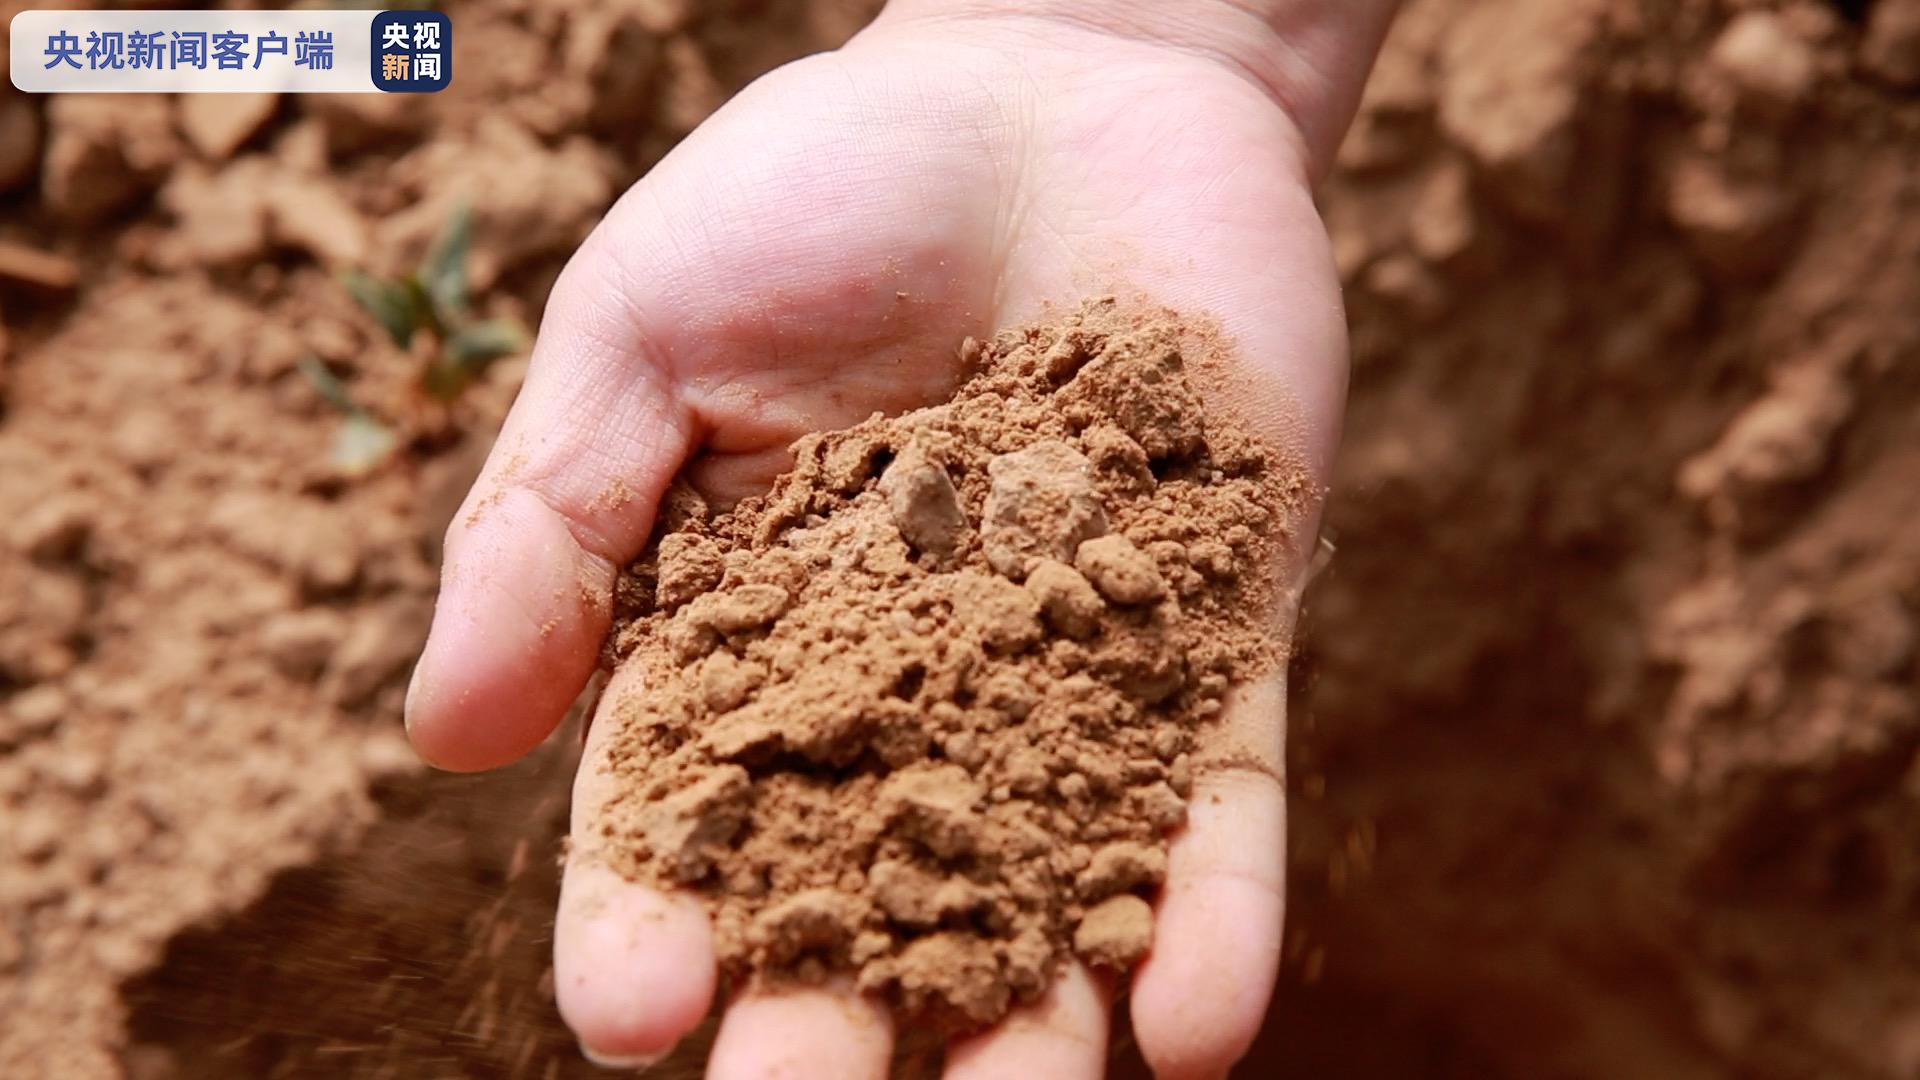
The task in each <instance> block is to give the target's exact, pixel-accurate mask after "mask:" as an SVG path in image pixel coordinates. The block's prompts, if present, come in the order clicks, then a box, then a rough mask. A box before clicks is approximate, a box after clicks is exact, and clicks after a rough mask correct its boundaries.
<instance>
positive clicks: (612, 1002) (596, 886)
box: [553, 666, 716, 1066]
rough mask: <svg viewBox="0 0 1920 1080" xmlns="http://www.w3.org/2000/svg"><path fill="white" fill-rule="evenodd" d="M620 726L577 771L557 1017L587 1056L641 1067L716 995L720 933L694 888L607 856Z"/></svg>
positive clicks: (602, 727)
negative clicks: (664, 886)
mask: <svg viewBox="0 0 1920 1080" xmlns="http://www.w3.org/2000/svg"><path fill="white" fill-rule="evenodd" d="M640 682H641V677H640V674H639V668H638V667H637V666H630V667H628V668H624V669H622V670H621V671H620V672H617V673H616V674H615V675H614V677H613V678H612V679H611V680H610V681H609V683H608V685H607V691H606V693H605V694H604V695H603V696H602V698H601V702H602V708H603V709H611V708H614V707H617V705H618V703H619V702H620V701H621V700H622V699H623V698H624V697H625V696H626V695H628V694H631V693H634V692H636V691H638V689H639V688H640ZM614 727H615V725H614V724H612V723H611V722H605V721H604V718H603V722H601V723H596V724H594V725H593V727H592V728H591V729H590V730H589V732H588V735H587V747H586V753H585V756H584V757H583V759H582V762H581V767H580V772H579V774H578V775H577V776H576V777H575V779H574V798H573V829H572V838H571V843H570V845H569V853H568V857H567V865H566V870H565V872H564V875H563V877H562V879H561V885H560V910H559V914H558V916H557V919H556V921H555V924H554V932H553V974H554V994H555V997H556V998H557V1000H558V1004H559V1007H560V1015H561V1017H562V1018H564V1019H565V1020H566V1022H567V1026H568V1027H570V1028H572V1029H573V1033H574V1035H575V1036H576V1037H578V1039H579V1040H580V1047H581V1050H582V1051H583V1052H585V1053H586V1054H587V1055H588V1056H589V1057H590V1058H593V1059H594V1060H596V1061H600V1062H603V1063H611V1064H619V1065H630V1066H631V1065H643V1064H646V1063H648V1062H650V1061H653V1060H657V1059H659V1058H661V1057H664V1056H665V1055H666V1054H667V1053H668V1052H670V1051H671V1050H672V1049H673V1047H674V1044H676V1043H678V1042H679V1041H680V1039H681V1038H682V1037H684V1036H685V1035H686V1034H687V1033H688V1032H690V1031H692V1030H693V1029H694V1028H695V1027H697V1026H698V1025H699V1023H700V1021H701V1019H702V1018H704V1017H705V1016H706V1014H707V1010H708V1009H709V1008H710V1007H711V1005H712V1003H713V993H714V983H715V978H716V976H715V965H714V954H713V932H712V928H711V925H710V923H709V921H708V919H707V915H706V912H705V911H703V910H702V909H701V907H700V904H699V902H698V901H696V900H695V899H693V898H692V897H690V896H685V895H682V894H672V893H666V892H662V891H660V890H658V889H654V888H650V887H648V886H645V885H641V884H638V883H636V882H632V881H628V880H626V879H625V878H623V877H621V876H620V875H619V874H618V873H616V872H615V871H614V870H613V869H612V868H611V867H609V866H608V865H607V864H606V862H605V861H604V859H603V858H602V855H601V852H600V848H599V842H598V832H597V828H596V826H597V823H598V822H599V821H600V815H601V814H602V812H603V808H604V806H605V803H606V800H607V798H608V797H609V796H610V795H611V794H612V792H613V790H614V787H613V785H614V783H615V778H614V777H613V776H612V775H611V774H609V773H608V772H607V771H606V770H605V767H604V763H605V761H606V751H607V744H608V741H609V740H610V739H611V737H612V734H613V729H614Z"/></svg>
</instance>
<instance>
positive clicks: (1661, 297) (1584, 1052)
mask: <svg viewBox="0 0 1920 1080" xmlns="http://www.w3.org/2000/svg"><path fill="white" fill-rule="evenodd" d="M452 10H453V14H454V18H455V21H456V24H457V25H458V26H459V28H460V32H459V34H457V35H456V39H457V42H458V47H459V48H460V49H461V50H462V51H463V55H462V57H461V58H460V59H459V60H457V62H456V66H457V67H458V68H459V70H460V71H461V72H462V76H461V80H460V82H459V83H458V84H457V85H456V87H455V89H454V90H453V91H451V92H449V93H447V94H444V95H440V96H438V97H436V98H433V99H430V100H399V99H345V98H342V99H330V100H325V101H321V100H313V101H292V100H286V101H277V102H276V101H260V102H251V103H249V102H245V101H235V102H226V103H220V104H219V106H218V107H216V106H215V105H212V104H209V103H208V99H199V100H197V101H196V102H193V103H188V102H176V101H169V100H140V99H113V100H86V99H73V100H65V101H58V102H52V103H48V102H42V101H26V100H22V99H21V98H20V97H18V96H17V95H14V94H13V93H12V92H11V91H0V191H3V192H4V193H3V194H0V241H4V246H0V315H4V320H5V322H4V326H5V337H6V344H5V345H4V346H3V347H0V354H3V355H4V359H0V408H4V412H3V413H0V538H4V540H5V545H6V546H5V550H6V554H5V555H4V556H0V709H4V712H0V815H3V819H4V821H5V827H4V828H0V1015H5V1017H6V1023H5V1024H4V1025H0V1074H4V1075H7V1076H27V1077H36V1076H58V1077H75V1076H82V1077H84V1076H114V1075H131V1076H135V1077H142V1078H145V1077H156V1078H158V1077H170V1076H181V1077H184V1076H194V1077H200V1076H214V1077H219V1076H234V1077H241V1076H248V1077H251V1076H263V1075H265V1076H307V1075H342V1074H344V1075H352V1076H399V1077H410V1076H420V1075H476V1076H534V1077H549V1076H564V1075H586V1074H587V1073H588V1072H589V1070H587V1069H586V1068H585V1066H584V1065H583V1064H581V1063H579V1062H578V1060H577V1058H576V1057H575V1055H574V1053H573V1051H572V1048H571V1042H570V1040H569V1039H568V1038H567V1037H566V1035H565V1033H564V1031H563V1030H561V1029H560V1028H559V1027H558V1024H557V1021H556V1020H555V1019H554V1017H553V1015H552V1008H551V1004H550V1001H549V1000H548V998H547V996H546V990H545V987H544V983H543V976H544V967H545V958H544V953H545V949H546V947H547V942H546V932H547V925H548V923H547V919H548V918H549V915H550V910H551V902H552V898H553V879H552V854H553V846H552V844H553V837H554V836H556V835H557V831H558V827H559V815H560V814H561V813H562V812H563V810H562V807H563V805H564V803H563V802H562V801H561V798H562V791H563V786H564V777H565V775H566V773H567V771H568V769H569V767H570V762H569V760H568V755H569V747H570V746H571V743H570V742H569V741H567V739H566V738H565V737H562V738H561V739H559V740H557V741H556V742H555V743H554V744H553V745H552V746H551V747H550V748H549V750H548V751H546V752H544V753H543V754H542V755H541V758H540V760H537V761H534V762H531V763H528V764H526V765H523V766H520V767H518V768H516V769H515V770H512V771H510V772H508V773H507V774H504V775H500V776H493V777H482V778H452V777H442V776H431V775H427V774H424V773H422V772H421V771H420V770H419V769H418V768H417V767H416V766H414V765H412V764H411V762H410V759H409V758H408V757H407V756H406V754H405V752H404V749H403V747H402V746H401V744H400V741H399V737H398V723H397V717H398V707H399V697H400V694H401V692H402V688H403V686H404V681H405V675H406V670H407V667H408V664H409V663H410V661H411V656H412V651H413V649H414V648H415V647H416V646H417V644H418V637H419V635H420V633H421V632H422V630H423V628H424V619H425V615H426V612H427V610H428V609H427V605H428V602H429V598H430V595H431V589H432V582H433V559H434V556H435V554H436V552H435V537H437V535H438V533H439V531H440V527H441V525H442V523H443V522H444V520H445V516H446V515H447V514H450V513H451V511H452V505H453V499H454V498H456V497H457V494H458V492H459V490H460V488H461V486H462V484H463V482H464V479H465V477H466V475H467V474H468V472H469V471H470V470H471V468H472V467H473V463H474V459H475V453H476V449H477V447H478V445H479V444H480V443H482V442H483V441H484V434H483V433H484V432H485V431H486V430H488V427H489V425H490V424H491V423H492V421H493V420H494V419H496V418H497V416H498V415H499V414H500V412H501V411H502V410H503V409H504V406H505V402H506V401H507V399H508V398H509V397H510V395H511V392H512V388H513V385H514V381H515V379H516V377H517V367H516V364H515V363H514V362H513V361H508V362H505V363H503V364H501V365H499V366H497V367H496V368H495V369H494V370H493V372H492V373H491V374H490V376H489V378H488V381H487V383H486V384H485V385H483V386H482V387H480V388H478V389H477V390H476V391H475V392H473V393H472V394H470V395H469V396H468V397H467V398H466V399H464V400H463V401H462V403H461V404H460V405H459V406H458V407H457V408H456V409H454V410H452V411H451V412H449V413H447V414H444V415H442V414H438V413H420V412H417V411H416V412H411V413H408V414H406V415H405V417H404V421H405V431H406V434H407V436H408V438H409V444H408V447H407V452H406V453H405V454H403V455H402V457H401V458H400V459H399V460H397V461H396V462H395V463H394V464H393V465H391V466H390V467H388V468H387V469H385V470H383V471H382V472H380V473H379V474H377V475H375V476H374V477H372V478H369V479H363V480H356V481H345V480H343V479H342V478H340V477H339V476H336V475H332V474H331V472H330V470H329V469H328V467H327V465H326V446H327V443H328V440H329V439H330V438H331V436H332V431H333V427H334V424H335V423H336V419H335V417H334V416H333V414H332V413H331V412H330V411H329V410H328V409H327V407H326V406H325V405H323V404H322V402H321V401H320V400H319V398H318V396H317V395H316V394H315V392H314V391H313V388H312V386H311V385H310V383H309V382H308V381H307V380H306V379H305V378H304V377H303V376H302V375H301V374H300V373H299V372H298V371H297V370H296V369H295V365H296V363H297V361H298V360H299V359H300V357H301V356H303V355H305V354H308V353H311V354H314V355H316V356H318V357H319V358H321V359H322V360H324V361H326V362H327V363H328V365H329V366H330V367H331V368H332V369H333V370H334V371H335V372H336V373H337V374H339V375H341V376H342V377H343V378H344V379H346V380H347V381H348V382H349V384H350V385H351V386H353V387H354V388H355V390H356V392H357V393H359V394H361V395H362V396H363V397H364V398H365V399H366V400H368V401H369V402H370V403H374V404H376V405H377V406H381V407H388V408H394V407H395V406H394V404H393V403H395V402H397V401H398V400H399V394H398V386H399V384H400V383H401V382H403V381H404V380H405V378H406V377H407V372H408V371H410V370H411V366H410V365H411V364H412V361H411V360H410V359H409V358H407V357H405V356H403V355H402V354H401V353H400V352H399V351H398V350H396V349H394V348H393V347H391V346H390V345H387V344H385V343H384V341H383V339H380V338H379V336H378V332H377V330H376V329H375V328H374V327H373V326H372V325H371V323H370V322H369V321H368V320H367V319H365V318H364V317H363V316H361V315H360V314H359V313H358V311H357V310H356V309H354V308H353V307H352V305H351V304H350V303H349V302H348V301H347V300H346V298H345V297H344V295H343V294H342V293H341V292H340V290H339V288H338V287H337V286H336V285H335V284H334V282H333V281H332V279H331V277H330V273H331V271H333V270H335V269H339V268H342V267H347V266H365V267H368V268H371V269H375V270H380V271H390V270H393V269H397V268H399V267H403V266H406V265H410V264H411V263H412V261H413V260H414V259H416V258H417V257H418V255H419V254H420V251H421V249H422V248H423V247H424V246H425V244H426V242H427V238H428V237H429V236H431V235H432V233H433V231H434V230H435V229H436V228H437V227H438V225H439V224H440V222H441V221H443V220H444V219H445V217H446V216H447V215H448V214H449V213H450V212H451V209H452V207H453V206H454V205H456V204H457V203H459V202H460V201H462V200H466V201H468V202H470V203H471V205H472V206H473V207H474V210H475V216H476V235H477V244H478V250H477V252H476V256H475V259H474V272H475V277H476V282H475V284H476V287H477V290H478V292H479V294H480V295H481V296H482V297H483V303H482V307H483V308H484V309H485V310H486V311H487V313H489V314H495V315H504V316H516V317H519V318H521V319H522V320H524V321H528V322H531V321H532V320H533V319H534V318H535V317H536V315H537V312H538V310H539V305H540V301H541V299H542V297H543V296H544V293H545V289H546V286H547V284H548V282H550V281H551V278H552V275H553V274H554V273H555V272H556V270H557V268H558V266H559V264H560V261H561V259H562V258H564V255H565V252H566V251H567V250H568V248H569V247H570V245H571V244H572V243H574V242H575V241H576V240H577V238H578V237H579V236H580V235H581V234H582V233H583V232H584V230H585V229H586V228H588V227H589V226H590V225H591V222H592V221H593V219H594V218H595V216H596V215H597V214H598V212H599V211H600V210H601V209H602V208H603V207H604V206H605V204H606V203H607V202H608V201H609V200H610V199H611V198H612V197H613V195H614V194H615V193H617V192H618V191H619V190H620V189H621V188H622V187H624V186H625V184H626V183H628V182H629V181H630V180H631V179H632V178H633V177H635V176H637V175H638V174H639V173H640V172H641V171H643V170H644V168H645V167H646V165H647V164H648V163H649V162H651V161H652V160H655V159H656V158H657V157H658V156H659V154H660V153H662V152H663V151H664V150H665V148H666V147H668V146H670V145H671V143H672V141H673V140H674V139H675V138H677V137H678V136H679V135H680V134H682V133H684V131H686V130H687V129H688V128H689V127H690V126H691V125H692V124H694V123H695V122H697V120H698V119H699V118H700V117H701V116H703V115H704V114H705V113H706V112H707V111H709V110H710V109H711V108H712V107H713V106H714V104H715V103H717V102H718V101H719V100H721V99H722V98H723V97H724V95H725V94H726V93H727V92H728V91H730V90H731V89H733V88H735V87H737V86H739V85H740V84H741V83H742V82H744V81H745V80H746V79H748V78H749V77H751V76H752V75H753V74H754V73H756V72H758V71H760V70H764V69H765V68H766V67H768V66H770V65H772V64H774V63H777V62H779V61H780V60H783V59H785V58H787V57H789V56H792V55H795V54H797V53H800V52H804V51H807V50H810V49H813V48H817V47H821V46H824V45H827V44H830V43H832V42H833V41H835V40H838V39H839V38H841V37H844V35H845V34H846V33H848V32H849V31H850V30H851V28H852V27H854V26H856V25H858V23H859V21H860V19H861V18H862V17H863V14H864V11H863V5H862V4H859V3H850V4H847V5H835V4H828V3H821V4H815V5H806V4H803V3H799V2H790V3H774V4H761V3H747V2H739V3H714V4H707V5H699V6H698V10H697V11H694V10H690V8H689V5H686V4H682V3H675V2H674V0H655V2H651V3H630V4H626V5H621V6H620V7H619V8H618V9H617V11H618V13H616V11H615V9H614V6H613V5H607V6H606V7H605V8H604V9H602V8H601V7H597V6H595V5H590V4H585V3H580V4H565V5H562V4H552V3H540V4H536V3H533V2H531V0H523V2H518V3H515V2H506V0H503V2H498V3H475V4H456V5H454V6H453V8H452ZM4 14H5V15H7V16H8V17H10V16H11V14H12V8H11V7H10V8H9V9H8V10H6V11H5V12H4ZM476 57H484V58H485V59H486V62H484V63H481V62H474V58H476ZM547 58H552V60H553V62H554V63H556V64H558V65H559V70H560V71H562V72H564V77H555V76H553V75H551V74H549V73H548V71H547V70H546V69H545V68H544V67H543V65H544V64H545V63H546V61H547ZM1917 86H1920V5H1917V4H1915V3H1914V2H1913V0H1877V2H1873V3H1869V2H1864V0H1859V2H1852V3H1838V4H1830V3H1825V2H1818V0H1799V2H1790V3H1782V4H1761V3H1712V2H1706V0H1678V2H1672V3H1668V2H1654V0H1640V2H1635V0H1479V2H1470V0H1412V3H1411V4H1410V6H1409V8H1408V10H1407V12H1406V15H1405V16H1404V18H1403V20H1402V22H1401V24H1400V25H1399V27H1398V28H1397V30H1396V32H1395V35H1394V38H1393V39H1392V41H1391V42H1390V45H1389V48H1388V51H1387V54H1386V56H1385V57H1384V58H1383V61H1382V66H1381V70H1380V72H1379V74H1378V77H1377V78H1376V79H1375V81H1374V83H1373V85H1372V88H1371V90H1370V93H1369V98H1368V101H1367V104H1366V106H1365V109H1364V111H1363V115H1362V117H1361V120H1360V123H1359V125H1358V126H1357V127H1356V130H1355V133H1354V135H1353V137H1352V138H1351V139H1350V141H1349V143H1348V145H1347V147H1346V148H1345V150H1344V151H1343V154H1342V160H1341V168H1340V170H1339V172H1338V174H1337V175H1336V176H1335V177H1334V179H1333V180H1332V182H1331V183H1330V184H1329V185H1328V187H1327V190H1326V195H1325V200H1324V202H1325V206H1326V209H1327V213H1328V216H1329V220H1330V223H1331V227H1332V229H1333V232H1334V237H1335V242H1336V247H1337V249H1338V252H1339V255H1340V258H1341V263H1342V272H1343V274H1344V276H1345V278H1346V281H1347V284H1348V302H1349V307H1350V312H1351V319H1352V323H1353V328H1354V336H1355V350H1354V352H1355V367H1354V393H1353V404H1352V412H1351V419H1350V423H1349V428H1348V438H1347V443H1346V448H1345V452H1344V456H1343V459H1342V464H1341V476H1340V482H1339V487H1338V496H1337V499H1336V502H1335V505H1334V508H1333V511H1332V514H1331V519H1330V522H1329V533H1330V535H1331V537H1332V540H1333V542H1334V545H1335V547H1336V548H1337V553H1336V554H1335V555H1334V556H1333V557H1332V559H1331V560H1330V561H1329V563H1328V565H1327V568H1326V570H1325V571H1324V573H1323V574H1322V575H1321V576H1320V578H1319V580H1318V582H1317V584H1316V588H1315V591H1314V593H1313V594H1312V597H1311V600H1310V611H1309V618H1308V621H1307V624H1306V633H1307V636H1308V637H1307V643H1306V649H1305V655H1304V656H1303V657H1302V658H1301V660H1299V661H1298V662H1297V667H1296V675H1297V691H1296V692H1297V695H1298V697H1299V702H1298V706H1297V709H1296V711H1295V713H1294V715H1295V716H1296V717H1298V718H1299V719H1298V720H1297V721H1296V732H1295V739H1294V744H1293V748H1292V752H1293V763H1292V776H1293V778H1294V782H1295V791H1296V802H1295V805H1296V814H1295V845H1296V859H1295V876H1294V900H1293V909H1292V913H1291V928H1290V945H1289V954H1288V964H1287V967H1286V971H1285V972H1284V974H1283V985H1282V991H1281V994H1280V999H1279V1003H1278V1005H1277V1007H1276V1010H1275V1013H1274V1019H1273V1022H1272V1024H1271V1025H1270V1028H1269V1031H1268V1033H1267V1036H1266V1038H1265V1039H1264V1041H1263V1051H1264V1052H1265V1053H1266V1055H1267V1056H1266V1057H1265V1058H1264V1059H1263V1060H1264V1063H1265V1064H1264V1067H1262V1068H1251V1067H1250V1068H1249V1069H1248V1070H1247V1071H1248V1072H1249V1074H1252V1075H1279V1076H1293V1075H1298V1076H1303V1077H1304V1076H1329V1075H1341V1076H1360V1077H1367V1076H1383V1077H1385V1076H1400V1077H1404V1076H1423V1077H1451V1076H1474V1077H1502V1076H1514V1077H1520V1076H1526V1077H1569V1078H1585V1077H1611V1076H1619V1075H1636V1076H1672V1077H1703V1078H1706V1077H1735V1076H1739V1077H1767V1078H1774V1077H1779V1078H1786V1077H1813V1076H1820V1077H1843V1078H1844V1077H1892V1076H1904V1075H1912V1074H1913V1073H1915V1072H1916V1071H1920V978H1916V977H1915V975H1914V972H1916V971H1917V970H1920V934H1917V932H1916V931H1915V930H1914V928H1913V914H1914V912H1915V910H1916V908H1917V907H1920V859H1916V858H1915V856H1914V854H1913V850H1914V848H1913V843H1914V842H1913V840H1912V837H1914V836H1915V835H1920V771H1917V770H1916V768H1915V754H1916V751H1917V750H1920V712H1917V711H1916V699H1917V697H1920V686H1917V685H1916V679H1917V678H1920V671H1917V670H1916V662H1915V655H1914V654H1915V631H1914V617H1915V608H1916V603H1920V316H1916V314H1915V297H1916V296H1920V101H1917V100H1916V97H1915V90H1916V87H1917ZM483 155H484V157H485V159H486V160H487V161H488V162H489V163H490V167H489V168H487V169H486V170H476V169H474V168H472V167H471V164H470V163H471V162H472V161H474V160H475V159H476V158H478V157H481V156H483ZM21 248H24V249H26V250H27V251H28V252H34V253H51V254H52V255H53V256H55V258H53V259H51V260H49V259H46V258H37V257H32V256H30V255H24V254H22V253H21ZM463 433H467V434H463Z"/></svg>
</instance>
